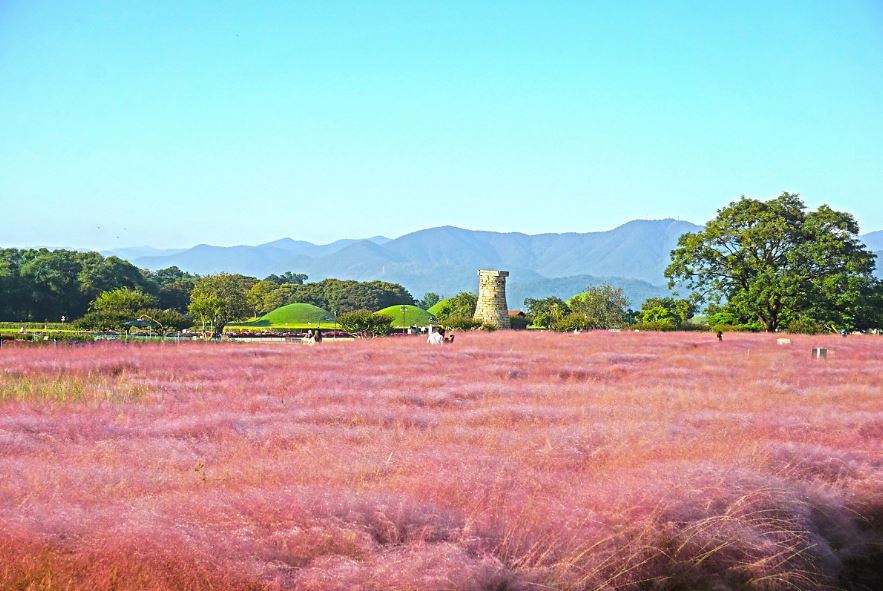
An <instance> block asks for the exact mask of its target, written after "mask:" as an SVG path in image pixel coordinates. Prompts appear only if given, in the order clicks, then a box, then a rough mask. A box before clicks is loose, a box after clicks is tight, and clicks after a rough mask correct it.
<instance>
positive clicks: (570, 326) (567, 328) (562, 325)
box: [549, 312, 597, 332]
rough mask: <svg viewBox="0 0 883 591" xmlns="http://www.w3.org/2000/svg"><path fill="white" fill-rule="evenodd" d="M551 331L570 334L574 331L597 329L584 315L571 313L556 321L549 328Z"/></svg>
mask: <svg viewBox="0 0 883 591" xmlns="http://www.w3.org/2000/svg"><path fill="white" fill-rule="evenodd" d="M549 328H551V329H552V330H557V331H559V332H572V331H574V330H588V329H591V328H597V327H596V326H594V324H593V323H592V321H591V320H590V319H589V318H587V317H586V315H585V314H579V313H577V312H571V313H570V314H567V315H566V316H564V317H562V318H560V319H559V320H556V321H555V322H553V323H552V325H551V326H550V327H549Z"/></svg>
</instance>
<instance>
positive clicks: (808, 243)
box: [665, 193, 875, 332]
mask: <svg viewBox="0 0 883 591" xmlns="http://www.w3.org/2000/svg"><path fill="white" fill-rule="evenodd" d="M873 271H874V257H873V255H872V254H871V253H870V252H868V251H867V249H866V248H865V247H864V245H863V244H862V243H861V241H860V240H859V238H858V224H857V223H856V222H855V220H854V219H853V217H852V216H851V215H850V214H848V213H844V212H838V211H835V210H833V209H831V208H830V207H828V206H827V205H822V206H820V207H819V208H818V209H817V210H816V211H806V206H805V205H804V204H803V202H802V201H801V200H800V198H799V197H798V196H797V195H792V194H789V193H783V194H782V195H781V196H779V197H777V198H775V199H771V200H769V201H760V200H756V199H748V198H745V197H743V198H741V199H740V200H739V201H735V202H733V203H730V204H729V205H728V206H726V207H724V208H723V209H721V210H719V211H718V214H717V216H716V217H715V218H714V219H713V220H711V221H709V222H708V224H706V226H705V228H704V229H703V230H701V231H699V232H695V233H687V234H684V235H683V236H681V237H680V239H679V240H678V247H677V248H676V249H675V250H674V251H672V262H671V264H670V265H669V267H668V268H667V269H666V272H665V274H666V276H667V277H668V278H669V280H670V285H671V286H674V285H675V284H677V283H679V282H680V283H682V284H684V285H685V286H686V287H687V288H689V289H692V290H694V293H696V294H698V296H699V297H700V298H701V299H702V300H708V301H711V302H715V303H717V302H722V301H726V305H727V308H728V309H730V310H731V311H734V312H736V313H737V314H739V315H740V316H743V317H748V318H751V319H753V320H756V321H757V322H759V323H760V324H761V325H762V326H763V328H764V330H767V331H770V332H774V331H776V330H777V329H778V328H779V326H782V325H784V326H787V325H788V324H789V323H791V322H795V321H798V320H799V321H800V322H809V323H817V324H821V325H825V326H829V327H835V326H847V327H853V326H857V325H859V324H862V323H863V322H864V319H862V318H860V317H859V316H858V313H860V312H861V311H862V310H864V309H865V306H863V304H862V300H863V298H865V297H867V296H868V294H869V293H872V292H873V291H874V287H873V286H874V283H875V280H874V278H873Z"/></svg>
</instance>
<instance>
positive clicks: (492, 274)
mask: <svg viewBox="0 0 883 591" xmlns="http://www.w3.org/2000/svg"><path fill="white" fill-rule="evenodd" d="M508 276H509V271H486V270H484V269H482V270H479V272H478V304H477V305H476V306H475V316H474V317H473V318H474V319H475V320H477V321H479V322H481V323H483V324H489V325H491V326H495V327H497V328H511V327H512V325H511V324H510V322H509V307H508V306H507V305H506V277H508Z"/></svg>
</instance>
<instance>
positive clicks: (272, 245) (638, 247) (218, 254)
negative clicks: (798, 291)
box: [105, 219, 883, 308]
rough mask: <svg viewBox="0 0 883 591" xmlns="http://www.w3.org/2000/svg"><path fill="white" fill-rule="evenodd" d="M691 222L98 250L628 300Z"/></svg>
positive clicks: (876, 236) (139, 260) (514, 293)
mask: <svg viewBox="0 0 883 591" xmlns="http://www.w3.org/2000/svg"><path fill="white" fill-rule="evenodd" d="M699 229H701V226H697V225H695V224H692V223H690V222H686V221H682V220H674V219H664V220H634V221H631V222H628V223H626V224H623V225H621V226H619V227H617V228H614V229H613V230H609V231H604V232H586V233H577V232H568V233H563V234H534V235H530V234H522V233H519V232H506V233H503V232H487V231H478V230H465V229H462V228H455V227H452V226H442V227H437V228H429V229H425V230H419V231H417V232H412V233H410V234H405V235H404V236H400V237H398V238H395V239H390V238H386V237H383V236H375V237H372V238H365V239H343V240H337V241H335V242H332V243H330V244H321V245H319V244H313V243H311V242H306V241H302V240H293V239H291V238H282V239H281V240H276V241H273V242H268V243H265V244H259V245H257V246H245V245H242V246H226V247H225V246H211V245H208V244H200V245H197V246H194V247H192V248H188V249H173V250H157V249H152V248H150V247H133V248H127V249H119V250H113V251H106V252H105V254H108V255H116V256H120V257H122V258H126V259H128V260H130V261H132V262H133V263H134V264H136V265H138V266H139V267H143V268H148V269H160V268H164V267H170V266H173V265H174V266H177V267H179V268H181V269H182V270H185V271H189V272H191V273H198V274H200V275H203V274H209V273H218V272H222V271H226V272H231V273H243V274H246V275H252V276H255V277H265V276H267V275H269V274H271V273H283V272H285V271H293V272H296V273H306V274H307V275H309V277H310V280H311V281H316V280H320V279H324V278H326V277H337V278H340V279H358V280H373V279H380V280H384V281H393V282H396V283H401V284H402V285H404V286H405V287H406V288H408V289H409V290H410V291H411V293H413V294H414V295H415V296H417V297H419V296H421V295H423V294H424V293H426V292H428V291H432V292H436V293H439V294H442V295H445V296H449V295H453V294H455V293H457V292H459V291H462V290H470V291H474V290H475V289H476V287H477V277H476V273H477V270H478V269H480V268H482V269H505V270H508V271H509V272H510V275H509V281H508V284H507V294H508V300H509V305H510V307H513V308H514V307H520V306H521V305H522V302H523V301H524V299H525V298H527V297H544V296H548V295H557V296H559V297H562V298H567V297H570V296H571V295H573V294H575V293H578V292H580V291H582V290H584V289H585V288H586V287H587V286H593V285H598V284H601V283H605V282H608V283H611V284H613V285H616V286H619V287H622V288H623V290H624V291H625V292H626V295H627V296H628V297H629V299H630V300H631V302H632V304H633V305H634V306H638V305H640V303H641V302H642V301H643V300H645V299H646V298H648V297H653V296H657V295H665V294H667V293H668V288H667V287H666V285H665V283H666V281H665V278H664V277H663V271H664V269H665V267H666V266H667V265H668V261H669V253H670V252H671V250H672V249H673V248H674V247H675V246H676V244H677V240H678V237H679V236H680V235H681V234H683V233H685V232H695V231H696V230H699ZM862 239H863V240H864V241H865V243H866V244H867V245H868V247H869V248H871V249H872V250H875V251H878V250H880V251H883V231H880V232H872V233H870V234H866V235H864V236H863V237H862ZM880 254H881V255H883V252H881V253H880Z"/></svg>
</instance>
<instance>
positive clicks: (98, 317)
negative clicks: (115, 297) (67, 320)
mask: <svg viewBox="0 0 883 591" xmlns="http://www.w3.org/2000/svg"><path fill="white" fill-rule="evenodd" d="M130 320H134V319H133V318H132V315H131V314H129V313H128V312H125V311H115V310H108V311H95V312H89V313H88V314H86V315H85V316H83V317H82V318H80V319H79V320H75V321H74V322H73V325H74V326H75V327H77V328H81V329H84V330H116V331H121V330H125V327H124V326H123V323H124V322H128V321H130Z"/></svg>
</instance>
